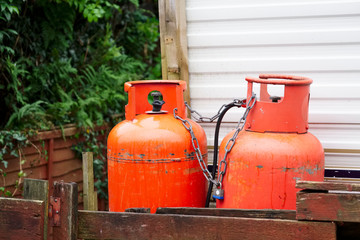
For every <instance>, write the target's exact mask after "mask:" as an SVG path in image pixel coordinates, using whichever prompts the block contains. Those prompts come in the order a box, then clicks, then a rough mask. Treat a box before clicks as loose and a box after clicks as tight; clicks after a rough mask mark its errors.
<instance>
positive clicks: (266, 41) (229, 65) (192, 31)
mask: <svg viewBox="0 0 360 240" xmlns="http://www.w3.org/2000/svg"><path fill="white" fill-rule="evenodd" d="M186 16H187V41H188V58H189V85H190V99H191V106H192V107H193V108H194V109H196V110H197V111H199V112H200V113H201V114H202V115H204V116H212V115H215V114H216V112H217V110H218V109H219V108H220V107H221V105H222V104H224V103H229V102H231V101H232V100H233V99H234V98H243V97H245V95H246V82H245V76H253V77H256V76H258V75H259V73H277V74H289V75H300V76H306V77H310V78H312V79H313V80H314V82H313V84H312V85H311V99H310V109H309V123H310V129H309V131H310V132H312V133H313V134H314V135H316V136H317V137H318V138H319V139H320V141H321V143H322V144H323V147H324V149H325V165H326V168H327V169H328V171H327V173H328V176H330V175H331V174H333V173H335V172H336V171H338V170H350V171H347V172H349V173H351V174H352V175H351V174H350V175H349V176H345V175H342V177H343V178H347V177H352V176H355V175H354V173H357V172H356V170H359V171H360V1H341V0H338V1H320V0H317V1H313V0H307V1H304V0H302V1H300V0H291V1H280V0H271V1H269V0H263V1H261V0H251V1H250V0H242V1H239V0H227V1H225V0H224V1H217V0H187V1H186ZM242 111H243V110H239V109H235V110H232V111H230V112H229V113H228V115H227V116H226V117H225V119H224V122H225V123H224V124H223V125H224V127H223V128H222V133H221V137H223V136H224V135H225V134H226V133H228V132H229V131H230V130H231V129H232V128H234V127H235V126H236V123H237V121H238V119H239V118H240V116H241V114H242ZM202 126H203V127H204V129H205V131H206V133H207V136H208V145H209V146H210V148H211V146H213V135H214V133H213V132H214V128H215V125H214V124H208V123H205V124H202ZM329 174H330V175H329ZM331 176H332V175H331Z"/></svg>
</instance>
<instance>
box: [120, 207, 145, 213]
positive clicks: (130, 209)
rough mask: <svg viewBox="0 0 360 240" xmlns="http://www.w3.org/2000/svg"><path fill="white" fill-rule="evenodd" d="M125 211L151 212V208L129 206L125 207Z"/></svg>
mask: <svg viewBox="0 0 360 240" xmlns="http://www.w3.org/2000/svg"><path fill="white" fill-rule="evenodd" d="M125 212H132V213H150V208H128V209H125Z"/></svg>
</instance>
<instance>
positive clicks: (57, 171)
mask: <svg viewBox="0 0 360 240" xmlns="http://www.w3.org/2000/svg"><path fill="white" fill-rule="evenodd" d="M69 150H70V149H69ZM55 154H56V153H55ZM78 169H82V162H81V160H80V159H78V158H74V159H70V160H64V161H60V162H54V170H53V177H54V178H55V177H59V176H64V175H66V174H69V173H70V172H73V171H75V170H78Z"/></svg>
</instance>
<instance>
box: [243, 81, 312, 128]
mask: <svg viewBox="0 0 360 240" xmlns="http://www.w3.org/2000/svg"><path fill="white" fill-rule="evenodd" d="M246 81H248V92H247V100H248V101H249V100H250V97H251V95H252V92H253V83H260V99H259V98H258V99H257V102H256V103H255V105H254V107H253V109H251V111H250V113H249V115H248V117H247V121H246V124H245V129H246V130H249V131H254V132H281V133H306V132H307V129H308V109H309V99H310V84H311V83H312V80H311V79H310V78H306V77H298V76H289V75H272V74H260V76H259V78H252V77H246ZM268 84H274V85H284V86H285V87H284V97H281V98H279V100H278V101H277V102H272V100H271V99H270V95H269V93H268V90H267V86H268Z"/></svg>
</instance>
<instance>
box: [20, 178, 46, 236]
mask: <svg viewBox="0 0 360 240" xmlns="http://www.w3.org/2000/svg"><path fill="white" fill-rule="evenodd" d="M24 198H25V199H29V200H40V201H43V202H44V239H45V240H46V239H47V236H48V212H49V208H48V206H49V205H48V199H49V182H48V181H46V180H39V179H30V178H25V179H24Z"/></svg>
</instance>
